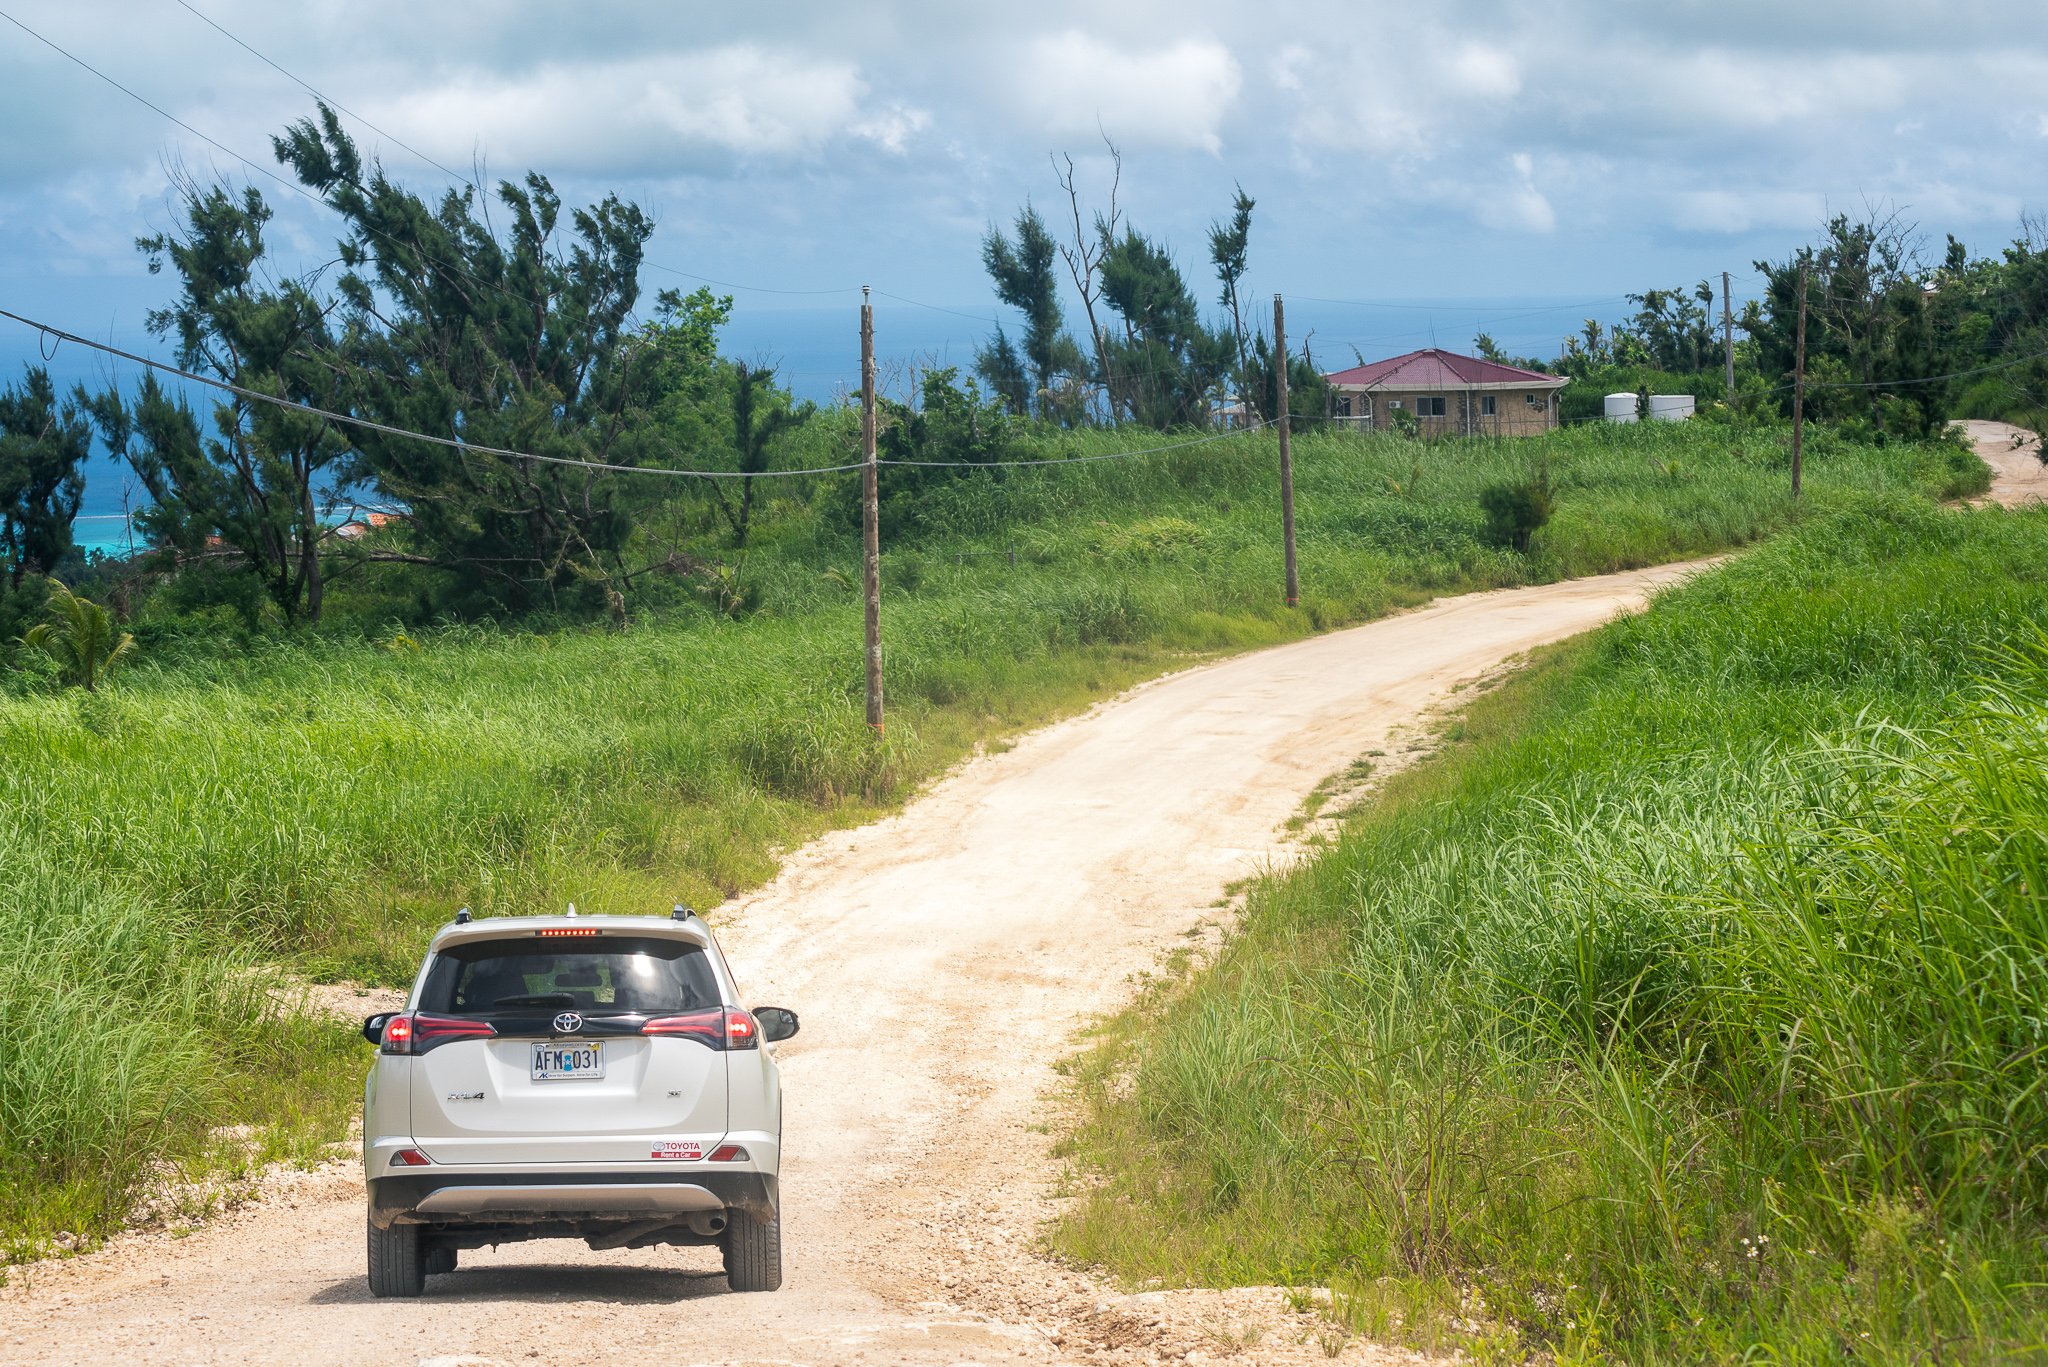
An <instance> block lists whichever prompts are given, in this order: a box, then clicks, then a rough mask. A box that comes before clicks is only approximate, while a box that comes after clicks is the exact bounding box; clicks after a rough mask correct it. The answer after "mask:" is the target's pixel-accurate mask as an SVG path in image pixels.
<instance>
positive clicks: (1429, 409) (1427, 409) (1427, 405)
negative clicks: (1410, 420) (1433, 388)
mask: <svg viewBox="0 0 2048 1367" xmlns="http://www.w3.org/2000/svg"><path fill="white" fill-rule="evenodd" d="M1443 415H1444V401H1443V397H1442V396H1441V395H1433V396H1431V397H1430V398H1426V399H1417V400H1416V401H1415V416H1416V417H1418V418H1441V417H1442V416H1443Z"/></svg>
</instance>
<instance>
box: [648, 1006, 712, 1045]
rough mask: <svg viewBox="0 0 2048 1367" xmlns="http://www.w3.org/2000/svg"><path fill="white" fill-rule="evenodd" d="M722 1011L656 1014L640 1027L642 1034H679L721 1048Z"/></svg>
mask: <svg viewBox="0 0 2048 1367" xmlns="http://www.w3.org/2000/svg"><path fill="white" fill-rule="evenodd" d="M724 1016H725V1013H724V1012H723V1011H716V1010H713V1011H692V1012H690V1014H688V1015H687V1016H656V1017H655V1018H654V1019H653V1020H651V1021H649V1022H647V1024H645V1025H643V1026H641V1027H640V1033H641V1034H643V1035H680V1036H682V1037H683V1038H684V1039H693V1040H695V1041H697V1043H699V1044H701V1045H704V1046H705V1047H707V1048H711V1049H723V1048H724V1047H725V1036H724V1034H723V1033H722V1030H721V1026H722V1023H723V1020H724Z"/></svg>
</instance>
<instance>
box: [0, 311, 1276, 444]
mask: <svg viewBox="0 0 2048 1367" xmlns="http://www.w3.org/2000/svg"><path fill="white" fill-rule="evenodd" d="M0 318H12V319H13V320H14V321H15V322H17V323H20V324H23V325H24V326H26V327H32V328H35V329H36V330H37V331H38V332H41V333H43V334H45V335H47V336H51V337H55V338H56V339H58V340H59V341H60V342H76V343H77V344H78V345H80V346H84V347H91V348H92V349H93V350H95V351H103V352H105V353H107V354H108V355H109V356H118V357H120V358H121V359H122V360H124V361H133V362H135V364H137V365H142V366H148V367H149V368H150V369H152V370H161V371H163V372H164V373H165V374H168V375H176V376H178V377H179V378H180V379H185V380H191V381H193V382H194V383H196V384H203V385H210V386H211V387H213V388H215V389H223V390H226V391H227V392H229V393H231V394H238V395H240V396H241V397H243V398H245V399H252V400H254V401H256V402H258V403H267V404H271V405H273V406H274V407H277V408H289V409H291V410H293V411H294V412H299V413H307V414H310V415H312V416H313V417H316V418H324V419H326V420H328V421H329V422H336V423H346V424H348V425H350V426H354V427H361V428H366V429H368V430H370V431H373V432H382V433H384V434H386V435H388V436H393V437H402V438H404V439H405V440H407V441H423V442H428V443H431V444H432V445H435V446H447V447H451V448H453V449H455V450H457V451H466V452H470V453H473V454H476V455H483V456H505V457H507V458H509V459H512V460H537V461H543V462H545V463H547V464H549V465H570V466H576V467H579V468H581V469H585V470H606V471H611V472H613V473H616V474H622V475H669V476H673V477H676V478H684V479H777V478H789V477H792V476H797V475H833V474H839V473H840V472H842V471H846V470H858V469H860V468H861V466H860V464H859V463H856V464H853V465H826V466H819V467H817V468H814V469H808V470H758V471H752V472H749V471H745V470H675V469H670V468H668V467H666V466H658V465H610V464H606V463H605V462H603V461H594V460H574V459H571V458H569V457H567V456H543V455H539V454H536V453H535V452H532V451H512V450H508V449H506V448H504V447H502V446H480V445H477V444H476V443H473V442H466V441H458V440H456V439H454V438H452V437H436V436H430V435H428V434H427V433H424V432H413V431H409V430H407V429H406V428H403V427H392V426H390V425H389V424H388V423H381V422H375V421H373V420H371V419H369V418H357V417H351V416H350V415H348V414H346V413H336V412H334V411H332V410H331V409H326V408H315V407H314V406H313V405H311V404H305V403H299V402H297V401H296V400H293V399H282V398H279V397H277V396H276V395H274V394H265V393H263V392H262V391H261V390H255V389H247V388H244V387H243V386H241V385H238V384H230V383H229V382H227V381H226V380H217V379H214V378H213V377H211V376H208V375H197V374H194V373H193V372H191V371H189V370H180V369H179V368H178V367H176V366H173V365H165V364H164V363H163V362H162V361H152V360H150V359H149V358H148V357H147V356H137V355H136V354H135V353H134V352H132V351H123V350H121V349H120V348H119V347H114V346H109V345H107V344H106V343H105V342H95V341H93V340H92V339H91V338H90V337H80V336H79V335H78V334H76V333H73V332H66V331H64V330H63V329H62V328H57V327H52V326H51V325H50V324H48V323H39V322H37V321H36V320H35V319H33V318H24V317H23V316H22V315H20V314H18V313H11V312H9V311H8V310H6V309H0ZM1265 426H1266V424H1265V422H1264V421H1263V420H1261V421H1259V422H1256V423H1254V424H1253V425H1251V426H1249V427H1242V428H1238V429H1236V430H1234V431H1230V432H1221V433H1218V434H1217V435H1215V436H1211V437H1200V438H1197V439H1195V440H1193V441H1183V442H1175V443H1172V444H1171V445H1167V446H1146V447H1139V448H1136V449H1133V450H1129V451H1111V452H1107V453H1105V454H1102V455H1094V456H1060V457H1055V458H1052V459H1048V460H1004V461H972V460H885V461H880V462H878V463H879V464H882V465H899V466H909V467H930V468H938V469H977V470H994V469H1012V468H1017V467H1021V466H1035V465H1081V464H1087V463H1089V462H1092V461H1101V460H1125V459H1128V458H1130V457H1132V456H1149V455H1153V454H1155V453H1158V452H1161V451H1179V450H1184V449H1186V448H1187V447H1190V446H1207V445H1210V444H1211V443H1214V442H1219V441H1229V440H1232V439H1233V438H1236V437H1241V436H1244V435H1245V434H1246V433H1248V432H1256V431H1258V430H1260V429H1262V428H1264V427H1265Z"/></svg>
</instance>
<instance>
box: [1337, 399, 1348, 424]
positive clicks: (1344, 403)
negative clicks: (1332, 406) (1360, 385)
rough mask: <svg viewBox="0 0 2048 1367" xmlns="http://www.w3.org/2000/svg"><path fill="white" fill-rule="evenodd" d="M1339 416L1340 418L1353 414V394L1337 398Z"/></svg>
mask: <svg viewBox="0 0 2048 1367" xmlns="http://www.w3.org/2000/svg"><path fill="white" fill-rule="evenodd" d="M1337 416H1338V417H1340V418H1348V417H1350V416H1351V396H1350V395H1349V394H1346V395H1344V396H1343V397H1342V398H1340V399H1338V400H1337Z"/></svg>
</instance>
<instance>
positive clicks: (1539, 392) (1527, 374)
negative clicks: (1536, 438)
mask: <svg viewBox="0 0 2048 1367" xmlns="http://www.w3.org/2000/svg"><path fill="white" fill-rule="evenodd" d="M1324 378H1325V379H1326V380H1328V381H1329V382H1330V396H1331V406H1332V415H1333V416H1334V417H1335V418H1336V419H1337V421H1338V423H1339V425H1345V424H1349V425H1351V426H1354V427H1362V428H1365V429H1367V430H1379V431H1392V430H1393V425H1394V423H1396V422H1397V421H1399V419H1397V418H1395V417H1394V416H1393V415H1394V413H1396V412H1397V411H1402V410H1405V411H1407V412H1409V413H1412V414H1414V415H1415V418H1416V420H1417V422H1418V423H1419V424H1420V425H1421V432H1422V435H1423V436H1425V437H1452V436H1458V437H1525V436H1532V435H1534V434H1536V433H1538V432H1547V431H1549V430H1550V429H1551V428H1553V427H1555V426H1557V399H1558V391H1559V390H1561V389H1563V388H1564V387H1565V386H1566V385H1568V384H1570V383H1571V381H1570V380H1569V379H1567V378H1565V377H1564V376H1562V375H1545V374H1544V373H1543V372H1542V371H1540V370H1523V369H1522V368H1520V367H1519V366H1511V365H1502V364H1501V363H1500V362H1499V361H1482V360H1480V359H1479V358H1478V357H1477V356H1460V355H1459V354H1458V353H1456V352H1455V351H1439V350H1437V349H1436V348H1435V347H1431V348H1430V349H1429V350H1427V351H1411V352H1409V353H1408V354H1407V355H1406V356H1395V357H1392V358H1391V359H1389V360H1385V361H1372V362H1369V363H1368V364H1365V365H1360V366H1353V367H1352V368H1351V369H1349V370H1340V371H1337V372H1336V373H1335V374H1332V375H1326V376H1324Z"/></svg>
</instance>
